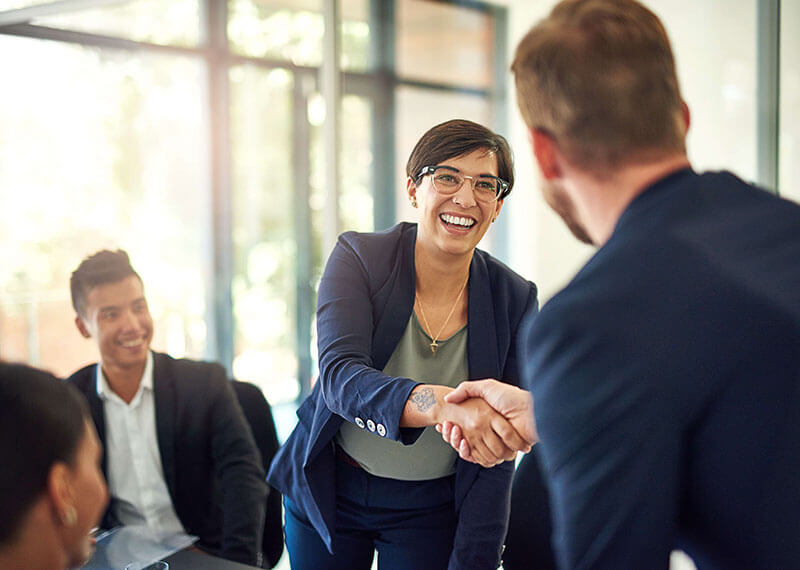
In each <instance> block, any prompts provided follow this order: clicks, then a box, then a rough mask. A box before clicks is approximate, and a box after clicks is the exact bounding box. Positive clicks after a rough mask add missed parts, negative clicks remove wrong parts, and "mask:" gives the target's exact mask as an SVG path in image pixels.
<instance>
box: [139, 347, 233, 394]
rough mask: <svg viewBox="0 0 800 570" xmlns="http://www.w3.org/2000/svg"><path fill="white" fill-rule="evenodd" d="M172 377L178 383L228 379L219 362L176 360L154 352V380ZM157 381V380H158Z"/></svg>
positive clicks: (195, 384) (188, 359)
mask: <svg viewBox="0 0 800 570" xmlns="http://www.w3.org/2000/svg"><path fill="white" fill-rule="evenodd" d="M165 375H168V376H170V377H171V378H172V379H174V380H175V382H176V383H179V384H183V383H192V384H194V386H195V387H197V382H214V381H219V380H225V379H226V378H227V375H226V372H225V368H223V366H222V365H221V364H219V363H217V362H208V361H203V360H194V359H190V358H174V357H172V356H170V355H169V354H165V353H163V352H153V378H154V379H158V378H160V377H164V376H165ZM156 381H157V380H156Z"/></svg>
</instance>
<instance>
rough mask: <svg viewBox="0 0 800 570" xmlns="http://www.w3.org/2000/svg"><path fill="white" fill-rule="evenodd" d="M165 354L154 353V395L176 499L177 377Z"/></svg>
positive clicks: (160, 438) (162, 450) (162, 451)
mask: <svg viewBox="0 0 800 570" xmlns="http://www.w3.org/2000/svg"><path fill="white" fill-rule="evenodd" d="M166 358H167V357H166V356H165V355H163V354H158V353H156V352H154V353H153V396H154V398H155V408H156V438H157V439H158V450H159V452H160V455H161V467H162V469H163V470H164V480H165V481H166V483H167V489H169V494H170V495H171V496H172V499H173V503H174V500H175V415H176V402H177V398H176V394H175V379H174V378H173V377H172V375H171V370H170V368H171V367H169V366H168V364H169V363H168V362H167V361H166Z"/></svg>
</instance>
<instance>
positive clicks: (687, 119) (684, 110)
mask: <svg viewBox="0 0 800 570" xmlns="http://www.w3.org/2000/svg"><path fill="white" fill-rule="evenodd" d="M681 117H682V118H683V132H684V134H685V133H688V132H689V125H691V124H692V114H691V113H690V112H689V105H687V104H686V101H681Z"/></svg>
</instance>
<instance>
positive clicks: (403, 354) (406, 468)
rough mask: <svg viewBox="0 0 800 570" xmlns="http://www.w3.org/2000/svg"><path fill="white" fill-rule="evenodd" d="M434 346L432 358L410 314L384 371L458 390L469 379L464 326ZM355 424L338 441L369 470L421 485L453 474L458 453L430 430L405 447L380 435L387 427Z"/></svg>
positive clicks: (426, 340)
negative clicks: (457, 387) (435, 348)
mask: <svg viewBox="0 0 800 570" xmlns="http://www.w3.org/2000/svg"><path fill="white" fill-rule="evenodd" d="M437 343H438V345H439V347H438V349H437V350H436V354H435V355H434V354H432V353H431V348H430V344H431V338H430V337H429V336H428V335H427V334H426V333H425V331H424V330H423V329H422V326H421V325H420V324H419V321H418V320H417V316H416V315H415V314H414V312H413V311H412V312H411V318H410V319H409V321H408V326H406V330H405V332H404V333H403V337H402V338H401V339H400V342H399V343H398V345H397V347H395V349H394V352H393V353H392V356H391V358H389V362H387V363H386V367H385V368H384V369H383V372H384V373H385V374H388V375H389V376H404V377H406V378H412V379H414V380H417V381H418V382H421V383H423V384H441V385H444V386H451V387H455V386H457V385H458V384H459V383H460V382H462V381H463V380H466V379H467V373H468V366H467V327H463V328H461V329H460V330H459V331H458V332H456V333H455V334H454V335H453V336H451V337H450V338H448V339H446V340H438V341H437ZM359 419H360V420H361V421H360V422H358V420H359ZM356 421H357V422H358V424H359V425H356V424H354V423H351V422H344V423H342V427H340V428H339V433H338V434H337V435H336V443H337V444H338V445H339V446H341V447H342V449H344V450H345V452H347V454H348V455H350V456H351V457H352V458H353V459H355V460H356V461H358V462H359V463H360V464H361V466H362V467H363V468H364V469H365V470H366V471H367V472H369V473H371V474H373V475H377V476H379V477H389V478H392V479H402V480H405V481H425V480H428V479H437V478H439V477H445V476H447V475H452V474H453V473H455V471H456V458H457V454H456V452H455V451H454V450H453V448H452V447H450V446H449V445H448V444H447V443H445V442H444V441H443V440H442V436H441V435H439V433H437V431H436V429H435V428H434V427H433V426H429V427H426V428H425V429H424V430H423V432H422V435H420V437H419V439H417V441H415V442H414V443H413V444H411V445H403V444H402V443H400V442H398V441H394V440H391V439H386V438H385V437H383V435H385V434H386V429H385V426H381V425H376V424H375V423H374V422H373V421H372V420H370V419H369V418H363V419H361V418H358V419H357V420H356ZM361 425H363V427H360V426H361Z"/></svg>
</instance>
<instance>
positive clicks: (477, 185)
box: [417, 165, 508, 202]
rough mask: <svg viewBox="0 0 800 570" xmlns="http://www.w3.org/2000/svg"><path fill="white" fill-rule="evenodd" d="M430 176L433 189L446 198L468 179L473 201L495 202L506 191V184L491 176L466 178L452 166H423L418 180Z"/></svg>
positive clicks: (480, 175)
mask: <svg viewBox="0 0 800 570" xmlns="http://www.w3.org/2000/svg"><path fill="white" fill-rule="evenodd" d="M428 174H430V175H431V181H432V182H433V188H434V189H435V190H436V191H437V192H438V193H439V194H444V195H445V196H448V195H450V194H455V193H456V192H458V191H459V190H460V189H461V187H462V186H463V185H464V182H466V180H467V178H469V180H470V182H471V183H472V192H473V193H474V195H475V199H476V200H479V201H481V202H495V201H496V200H498V199H499V198H500V196H501V195H503V193H504V192H505V191H506V190H507V189H508V182H506V181H505V180H503V179H502V178H498V177H497V176H492V175H491V174H479V175H478V176H467V175H466V174H464V173H463V172H461V171H460V170H458V169H457V168H453V167H452V166H445V165H440V166H423V167H422V170H420V171H419V176H418V177H417V179H418V180H420V179H422V177H423V176H427V175H428Z"/></svg>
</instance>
